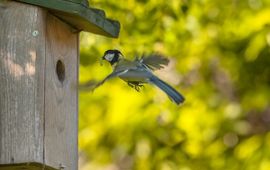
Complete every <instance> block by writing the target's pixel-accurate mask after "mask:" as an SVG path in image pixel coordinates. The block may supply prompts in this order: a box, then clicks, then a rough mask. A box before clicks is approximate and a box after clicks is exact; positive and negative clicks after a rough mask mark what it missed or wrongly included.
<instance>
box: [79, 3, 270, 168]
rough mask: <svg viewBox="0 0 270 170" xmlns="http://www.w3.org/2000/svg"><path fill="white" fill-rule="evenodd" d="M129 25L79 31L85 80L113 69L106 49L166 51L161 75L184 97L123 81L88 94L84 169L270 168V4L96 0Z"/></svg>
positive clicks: (83, 101) (82, 132) (83, 109)
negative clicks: (114, 30) (112, 32)
mask: <svg viewBox="0 0 270 170" xmlns="http://www.w3.org/2000/svg"><path fill="white" fill-rule="evenodd" d="M90 5H92V6H94V7H97V8H101V9H104V10H105V11H106V14H107V16H108V17H110V18H113V19H116V20H118V21H120V22H121V27H122V28H121V33H120V37H119V38H118V39H110V38H106V37H101V36H97V35H93V34H89V33H82V34H81V65H80V81H81V82H85V81H87V80H101V79H103V78H104V77H105V76H106V75H108V74H109V73H110V72H111V67H110V66H109V64H105V65H103V66H100V65H99V62H98V61H99V59H100V57H101V56H102V55H103V52H104V51H105V50H107V49H112V48H113V49H114V48H116V49H119V50H121V51H122V53H123V54H124V55H125V56H126V57H127V58H130V59H132V56H134V55H135V54H136V53H139V54H142V53H147V52H160V53H162V54H164V55H166V56H168V58H169V59H170V61H171V62H170V65H169V67H168V68H166V69H165V70H163V71H159V72H157V73H156V74H157V75H159V76H160V77H161V78H162V79H164V80H166V81H167V82H169V83H170V84H171V85H173V86H174V87H175V88H176V89H178V90H179V91H180V92H181V93H183V95H184V96H185V97H186V102H185V103H184V104H183V105H181V106H176V105H174V104H173V103H171V102H170V100H169V99H168V98H167V96H166V95H165V94H163V93H162V92H160V91H159V90H158V89H157V88H155V87H152V86H150V85H148V86H146V87H145V88H144V89H143V90H142V92H140V93H137V92H136V91H135V90H133V89H131V88H130V87H128V86H127V84H126V83H125V82H123V81H121V80H119V79H114V80H110V81H109V82H106V83H105V84H104V85H103V86H101V87H99V88H98V89H97V90H96V91H95V92H94V93H91V92H81V93H80V96H79V97H80V108H79V112H80V120H79V121H80V123H79V146H80V169H81V170H88V169H94V170H99V169H100V170H104V169H105V170H131V169H134V170H148V169H157V170H209V169H215V170H219V169H220V170H225V169H228V170H240V169H245V170H254V169H258V170H269V169H270V133H269V129H270V105H269V104H270V103H269V101H270V48H269V46H270V1H269V0H224V1H220V0H166V1H165V0H117V1H116V0H91V2H90Z"/></svg>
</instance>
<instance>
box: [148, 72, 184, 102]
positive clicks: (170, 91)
mask: <svg viewBox="0 0 270 170" xmlns="http://www.w3.org/2000/svg"><path fill="white" fill-rule="evenodd" d="M150 82H151V83H153V84H155V85H156V86H157V87H158V88H160V89H161V90H162V91H164V92H165V93H166V94H167V95H168V97H169V98H170V99H171V100H173V101H174V102H175V103H176V104H180V103H183V102H184V101H185V98H184V97H183V96H182V95H181V94H180V93H179V92H178V91H176V90H175V89H174V88H173V87H172V86H170V85H169V84H167V83H166V82H164V81H162V80H160V79H159V78H158V77H156V76H153V77H151V78H150Z"/></svg>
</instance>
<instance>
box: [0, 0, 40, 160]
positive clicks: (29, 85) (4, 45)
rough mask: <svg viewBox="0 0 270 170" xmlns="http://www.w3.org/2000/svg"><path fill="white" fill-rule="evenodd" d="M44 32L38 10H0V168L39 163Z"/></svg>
mask: <svg viewBox="0 0 270 170" xmlns="http://www.w3.org/2000/svg"><path fill="white" fill-rule="evenodd" d="M44 28H45V26H44V12H43V11H42V10H41V9H40V8H36V7H32V6H29V5H24V4H21V3H15V2H6V1H5V4H3V6H1V7H0V164H1V163H13V162H30V161H38V162H43V140H44V139H43V136H44V128H43V124H44V123H43V122H44V114H43V113H44V66H45V49H44V47H43V46H44V44H45V38H44V37H45V36H44V34H45V29H44ZM37 32H38V34H37V35H36V34H35V33H37Z"/></svg>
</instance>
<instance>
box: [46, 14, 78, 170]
mask: <svg viewBox="0 0 270 170" xmlns="http://www.w3.org/2000/svg"><path fill="white" fill-rule="evenodd" d="M46 33H47V39H46V67H45V70H46V80H45V104H46V106H45V136H44V137H45V138H44V140H45V141H44V142H45V164H47V165H50V166H53V167H60V166H61V165H62V166H63V167H65V170H66V169H67V170H76V169H77V166H78V165H77V162H78V161H77V160H78V155H77V148H78V142H77V138H78V137H77V134H78V133H77V132H78V128H77V127H78V116H77V113H78V110H77V108H78V105H77V102H78V98H77V88H76V87H77V82H78V80H77V78H78V34H74V33H72V30H71V28H70V27H69V26H68V25H66V24H65V23H63V22H61V21H60V20H59V19H57V18H56V17H54V16H52V15H48V16H47V31H46ZM58 61H61V62H62V63H63V65H64V67H65V69H64V70H65V76H64V79H63V81H62V82H61V81H59V79H58V76H57V74H56V65H57V62H58Z"/></svg>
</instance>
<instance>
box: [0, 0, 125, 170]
mask: <svg viewBox="0 0 270 170" xmlns="http://www.w3.org/2000/svg"><path fill="white" fill-rule="evenodd" d="M119 29H120V24H119V23H118V22H117V21H113V20H109V19H107V18H106V17H105V13H104V12H103V11H102V10H98V9H94V8H92V7H91V8H90V7H89V4H88V1H87V0H18V1H10V0H0V170H22V169H24V170H54V169H65V170H76V169H78V149H77V148H78V91H77V84H78V66H79V32H80V31H88V32H92V33H94V34H100V35H104V36H108V37H117V36H118V33H119Z"/></svg>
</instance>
